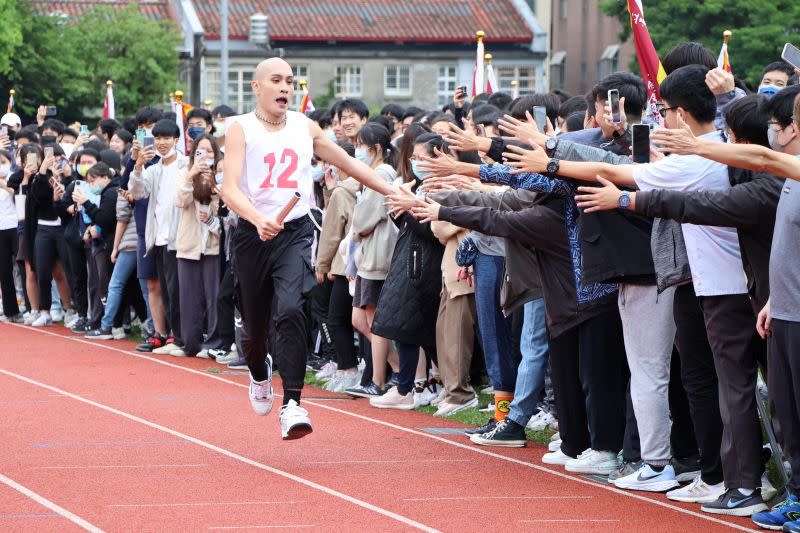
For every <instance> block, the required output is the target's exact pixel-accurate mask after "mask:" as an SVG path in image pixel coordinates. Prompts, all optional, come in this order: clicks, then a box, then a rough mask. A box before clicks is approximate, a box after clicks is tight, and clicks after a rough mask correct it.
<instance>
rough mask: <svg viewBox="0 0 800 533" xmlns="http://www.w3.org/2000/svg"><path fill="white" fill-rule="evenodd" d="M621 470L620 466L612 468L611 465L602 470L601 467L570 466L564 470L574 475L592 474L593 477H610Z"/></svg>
mask: <svg viewBox="0 0 800 533" xmlns="http://www.w3.org/2000/svg"><path fill="white" fill-rule="evenodd" d="M618 468H619V465H616V466H611V465H609V466H608V467H607V468H600V467H595V468H591V467H580V466H577V467H576V466H570V465H568V464H565V465H564V469H565V470H566V471H567V472H572V473H573V474H590V475H593V476H610V475H611V474H612V473H614V472H616V471H617V469H618Z"/></svg>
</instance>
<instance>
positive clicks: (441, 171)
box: [419, 148, 458, 177]
mask: <svg viewBox="0 0 800 533" xmlns="http://www.w3.org/2000/svg"><path fill="white" fill-rule="evenodd" d="M433 153H434V155H435V156H436V157H427V156H424V157H423V158H422V161H420V164H419V168H420V170H422V171H423V172H427V173H428V176H434V177H435V176H450V175H451V174H456V172H457V170H458V161H457V160H456V159H455V158H454V157H453V156H451V155H448V154H445V153H444V152H440V151H439V149H438V148H434V149H433Z"/></svg>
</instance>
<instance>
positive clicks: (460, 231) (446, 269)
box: [431, 220, 475, 299]
mask: <svg viewBox="0 0 800 533" xmlns="http://www.w3.org/2000/svg"><path fill="white" fill-rule="evenodd" d="M431 231H433V235H434V236H435V237H436V238H437V239H439V242H441V243H442V244H444V255H443V256H442V283H444V284H445V286H446V287H447V293H448V296H449V297H450V298H451V299H452V298H455V297H456V296H463V295H465V294H474V293H475V287H471V286H470V284H469V283H468V282H467V280H462V281H458V271H459V270H460V269H461V267H460V266H458V265H457V264H456V249H457V248H458V245H459V243H460V242H461V241H462V240H463V239H464V237H466V236H467V235H468V234H469V230H467V229H464V228H460V227H458V226H454V225H453V224H451V223H449V222H443V221H441V220H437V221H435V222H432V223H431Z"/></svg>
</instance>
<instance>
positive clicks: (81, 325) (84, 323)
mask: <svg viewBox="0 0 800 533" xmlns="http://www.w3.org/2000/svg"><path fill="white" fill-rule="evenodd" d="M71 331H72V333H80V334H83V335H85V334H87V333H89V332H90V331H92V327H91V326H90V325H89V321H88V320H87V319H86V318H85V317H81V318H79V319H78V321H77V322H75V325H74V326H72V329H71Z"/></svg>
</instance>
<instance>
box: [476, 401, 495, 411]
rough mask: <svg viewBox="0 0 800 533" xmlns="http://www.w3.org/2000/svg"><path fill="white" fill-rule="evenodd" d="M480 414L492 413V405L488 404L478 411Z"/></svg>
mask: <svg viewBox="0 0 800 533" xmlns="http://www.w3.org/2000/svg"><path fill="white" fill-rule="evenodd" d="M478 410H479V411H480V412H481V413H494V404H493V403H490V404H489V405H487V406H486V407H484V408H483V409H478Z"/></svg>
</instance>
